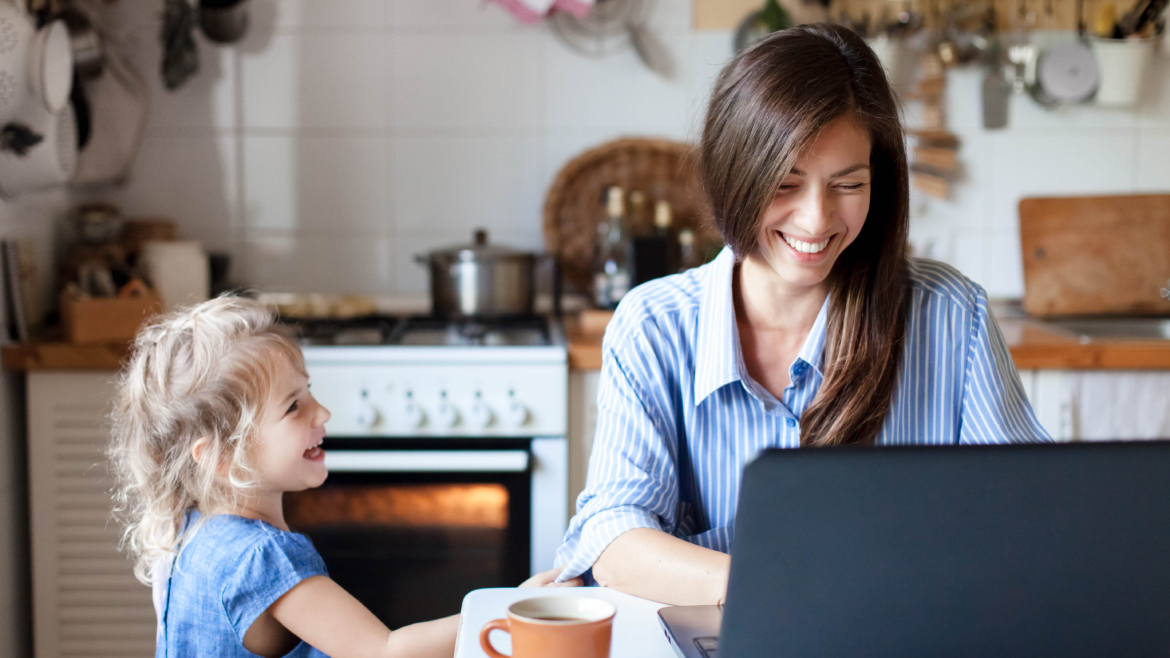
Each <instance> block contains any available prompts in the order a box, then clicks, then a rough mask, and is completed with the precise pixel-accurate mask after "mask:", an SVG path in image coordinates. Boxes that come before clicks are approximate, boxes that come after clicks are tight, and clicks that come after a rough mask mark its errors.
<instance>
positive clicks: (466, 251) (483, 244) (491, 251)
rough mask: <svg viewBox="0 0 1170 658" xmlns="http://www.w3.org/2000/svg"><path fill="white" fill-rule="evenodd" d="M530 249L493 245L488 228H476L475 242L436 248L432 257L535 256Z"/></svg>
mask: <svg viewBox="0 0 1170 658" xmlns="http://www.w3.org/2000/svg"><path fill="white" fill-rule="evenodd" d="M534 255H535V254H533V253H532V252H530V251H523V250H520V249H512V248H511V247H503V246H499V245H493V244H490V243H489V242H488V232H487V230H486V229H482V228H480V229H476V230H475V233H474V234H473V242H472V243H471V244H468V245H456V246H454V247H449V248H447V249H436V250H434V251H432V252H431V257H432V258H433V257H436V256H437V257H446V258H451V259H454V260H465V261H475V260H494V259H498V258H518V257H529V256H534Z"/></svg>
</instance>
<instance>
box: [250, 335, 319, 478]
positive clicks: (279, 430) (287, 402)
mask: <svg viewBox="0 0 1170 658" xmlns="http://www.w3.org/2000/svg"><path fill="white" fill-rule="evenodd" d="M277 358H278V359H279V364H278V366H277V369H276V376H275V377H274V379H273V381H274V382H275V383H274V384H273V387H272V391H271V392H270V393H269V397H268V402H267V405H266V406H265V409H264V415H263V417H262V418H261V419H260V423H259V432H258V436H257V440H256V444H255V446H254V452H253V464H254V466H255V469H256V475H257V479H258V480H259V481H260V486H261V488H262V489H264V490H267V491H270V492H281V493H283V492H285V491H304V490H305V489H311V488H313V487H319V486H321V484H323V483H324V482H325V478H326V476H328V474H329V472H328V471H327V470H326V469H325V451H324V450H322V449H321V447H320V446H321V442H322V441H324V440H325V423H326V422H327V421H328V420H329V418H330V413H329V410H328V409H326V408H325V407H323V406H321V404H320V403H319V402H317V400H316V399H315V398H314V397H313V396H312V394H310V393H309V379H308V377H306V376H305V374H304V373H303V372H301V371H300V370H299V369H298V368H295V367H294V366H293V364H292V363H290V362H289V360H288V358H287V357H285V356H284V355H279V356H278V357H277Z"/></svg>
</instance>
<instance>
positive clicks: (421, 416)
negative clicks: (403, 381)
mask: <svg viewBox="0 0 1170 658" xmlns="http://www.w3.org/2000/svg"><path fill="white" fill-rule="evenodd" d="M402 421H403V422H404V423H406V426H407V427H409V428H410V429H416V428H419V427H422V426H423V423H425V422H427V413H426V412H425V411H423V408H422V407H420V406H419V405H417V404H415V402H414V394H413V393H411V392H410V391H407V392H406V406H404V407H403V408H402Z"/></svg>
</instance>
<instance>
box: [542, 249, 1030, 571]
mask: <svg viewBox="0 0 1170 658" xmlns="http://www.w3.org/2000/svg"><path fill="white" fill-rule="evenodd" d="M734 265H735V257H734V255H733V254H732V253H731V251H730V250H729V249H724V251H723V253H721V254H720V255H719V257H718V258H716V259H715V260H714V261H713V262H711V263H709V264H707V265H705V266H703V267H700V268H696V269H694V270H690V271H689V272H687V273H684V274H679V275H675V276H670V277H666V278H663V279H658V280H656V281H652V282H649V283H647V284H645V285H642V286H639V287H638V288H636V289H634V290H632V291H631V292H630V293H629V295H627V296H626V298H625V299H623V300H622V303H621V305H620V306H619V307H618V310H617V313H615V315H614V318H613V321H612V322H610V325H609V327H608V329H607V330H606V332H605V338H604V340H603V343H602V354H603V357H602V366H601V382H600V388H599V391H598V396H597V397H598V399H597V406H598V409H597V433H596V435H595V438H594V443H593V453H592V455H591V457H590V460H589V477H588V479H587V481H586V485H585V490H584V491H583V492H582V493H581V496H580V498H578V499H577V514H576V516H574V517H573V520H572V522H571V523H570V524H569V529H568V532H567V533H566V534H565V540H564V543H563V544H562V545H561V547H560V549H559V550H558V551H557V558H556V564H558V565H559V564H565V565H566V567H565V569H564V570H563V571H562V572H561V575H560V579H562V580H564V579H568V578H571V577H574V576H577V575H581V574H585V576H586V578H587V580H591V573H589V570H590V568H591V567H592V566H593V563H594V562H595V561H596V560H597V557H598V556H599V555H600V554H601V552H602V551H603V550H604V549H605V547H606V546H608V545H609V543H610V542H612V541H613V540H614V539H615V538H616V537H618V536H619V535H621V534H622V533H624V532H626V531H628V530H632V529H634V528H654V529H658V530H662V531H664V532H667V533H670V534H672V535H674V536H676V537H680V538H682V539H685V540H687V541H689V542H692V543H694V544H698V545H699V546H704V547H707V548H711V549H714V550H718V551H723V552H728V551H729V550H730V547H731V536H732V527H733V523H734V521H735V506H736V501H737V499H738V497H739V483H740V477H741V474H742V472H743V467H744V465H745V464H746V463H747V462H748V461H750V460H751V459H752V458H753V457H754V456H755V455H756V454H758V453H759V452H760V451H762V450H764V449H765V448H776V447H779V448H796V447H799V445H800V417H801V414H803V413H804V410H805V409H806V408H808V405H809V403H811V402H812V400H813V397H814V396H816V393H817V390H818V389H819V388H820V385H821V381H822V372H821V355H822V352H823V350H824V345H825V331H826V322H827V315H828V304H829V302H828V300H826V301H825V304H824V305H823V306H822V307H821V311H820V314H819V315H818V316H817V320H816V323H815V324H814V325H813V328H812V330H811V331H810V332H809V335H808V338H807V339H806V340H805V343H804V345H803V346H802V348H801V350H800V353H799V354H798V356H797V358H796V360H795V361H794V362H793V363H792V365H791V366H790V367H789V370H788V374H789V377H790V379H791V381H792V384H790V385H789V386H788V388H786V389H784V393H783V396H782V397H783V400H777V399H776V398H775V397H774V396H773V395H771V394H770V393H769V392H768V391H767V390H766V389H764V388H763V387H762V386H760V385H759V384H758V383H756V382H755V381H754V380H753V379H752V378H751V377H750V376H749V375H748V374H747V368H746V367H745V366H744V362H743V356H742V353H741V351H740V346H739V333H738V330H737V329H736V324H735V314H734V306H733V301H732V296H731V277H732V273H733V271H734ZM909 294H910V311H909V317H908V321H907V328H906V355H905V357H904V360H903V365H902V372H901V378H900V380H899V383H898V389H897V390H896V391H895V392H894V396H893V400H892V402H891V405H890V410H889V413H888V415H887V416H886V420H885V424H884V425H883V427H882V429H881V432H880V433H879V434H878V437H877V443H878V444H881V445H897V444H945V443H969V444H976V443H1008V442H1029V441H1048V440H1050V439H1049V437H1048V434H1047V433H1046V432H1045V431H1044V429H1043V428H1042V427H1041V426H1040V423H1039V422H1037V420H1036V417H1035V414H1034V413H1033V412H1032V408H1031V406H1030V405H1029V404H1028V400H1027V398H1026V397H1025V394H1024V389H1023V387H1022V386H1021V384H1020V378H1019V375H1018V374H1017V373H1016V369H1015V366H1014V364H1013V363H1012V359H1011V355H1010V354H1009V352H1008V349H1007V346H1006V344H1005V343H1004V340H1003V336H1002V334H1000V331H999V327H998V326H997V325H996V324H995V320H994V319H993V318H992V317H991V315H990V313H989V311H988V306H987V293H986V292H984V290H983V289H982V288H981V287H979V286H978V285H976V284H975V283H973V282H971V281H970V280H969V279H967V278H966V277H964V276H963V275H961V274H959V272H957V271H956V270H955V269H954V268H952V267H950V266H948V265H944V264H942V263H937V262H934V261H928V260H920V259H912V260H911V261H910V293H909Z"/></svg>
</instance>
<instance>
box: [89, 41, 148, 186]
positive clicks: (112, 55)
mask: <svg viewBox="0 0 1170 658" xmlns="http://www.w3.org/2000/svg"><path fill="white" fill-rule="evenodd" d="M102 38H103V41H104V52H105V60H104V72H103V74H102V75H100V76H98V77H96V78H89V79H81V80H80V82H81V87H82V91H83V92H84V100H85V109H86V110H87V115H88V120H89V140H88V141H87V142H86V143H85V144H84V145H82V147H81V153H80V154H79V156H78V165H77V172H76V175H75V176H74V178H73V183H74V184H76V185H85V184H103V183H118V182H121V181H123V180H125V179H126V177H127V176H128V175H129V174H130V169H131V167H132V166H133V165H134V159H135V157H137V155H138V149H139V147H140V146H141V144H142V135H143V133H144V132H145V130H146V122H147V112H148V110H149V107H150V97H149V92H148V90H147V86H146V80H145V79H143V77H142V75H141V74H140V73H139V72H138V70H137V69H136V68H135V67H134V65H133V64H132V63H131V62H130V60H129V58H128V57H127V56H126V54H125V48H124V46H123V45H122V44H121V43H119V42H118V41H117V40H116V39H114V38H113V37H112V36H111V35H108V34H103V35H102ZM81 109H82V108H80V107H79V115H80V114H81V112H80V110H81Z"/></svg>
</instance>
